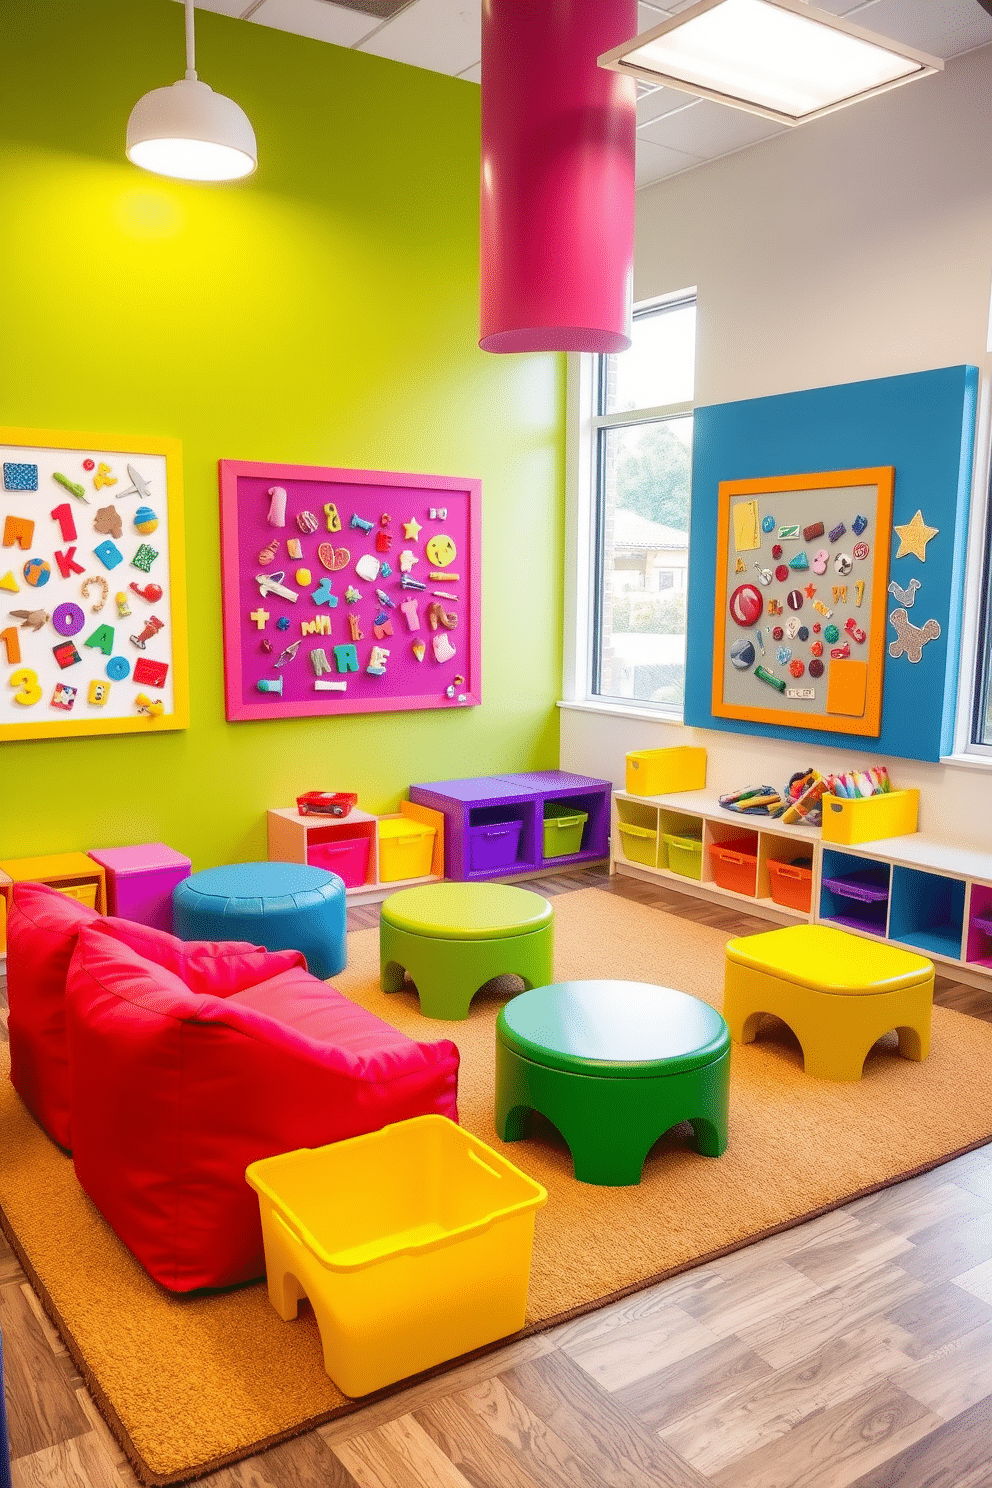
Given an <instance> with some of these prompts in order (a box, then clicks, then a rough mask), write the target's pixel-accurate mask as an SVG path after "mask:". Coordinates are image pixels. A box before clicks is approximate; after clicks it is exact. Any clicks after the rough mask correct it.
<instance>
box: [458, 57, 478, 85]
mask: <svg viewBox="0 0 992 1488" xmlns="http://www.w3.org/2000/svg"><path fill="white" fill-rule="evenodd" d="M458 76H459V77H460V78H464V80H465V82H466V83H481V82H482V63H481V62H476V64H475V66H474V67H466V69H465V71H464V72H460V73H459V74H458Z"/></svg>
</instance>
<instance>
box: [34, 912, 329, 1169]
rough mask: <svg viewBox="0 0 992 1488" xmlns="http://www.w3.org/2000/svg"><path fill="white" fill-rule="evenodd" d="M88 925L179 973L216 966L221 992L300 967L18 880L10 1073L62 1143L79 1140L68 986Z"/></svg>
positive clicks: (287, 956)
mask: <svg viewBox="0 0 992 1488" xmlns="http://www.w3.org/2000/svg"><path fill="white" fill-rule="evenodd" d="M84 925H99V926H101V927H102V928H103V930H104V931H105V933H106V934H108V935H111V936H114V937H116V938H117V939H119V940H122V941H123V942H124V943H125V944H126V945H130V946H132V947H133V948H134V949H135V950H136V951H138V952H139V953H140V954H141V955H143V956H147V957H148V958H149V959H150V960H153V961H159V962H161V964H162V965H163V966H166V967H168V968H169V970H170V971H173V972H175V973H176V975H177V976H180V977H182V976H184V975H185V972H186V968H188V967H191V966H192V967H196V968H197V969H198V971H197V974H200V973H205V972H207V971H209V974H210V976H211V978H212V982H213V986H214V988H215V990H216V991H217V993H218V995H220V996H224V995H226V993H227V992H236V991H240V990H241V989H242V988H244V987H249V986H254V985H255V983H256V982H260V981H264V980H265V979H266V978H267V977H271V976H275V975H276V974H277V973H278V972H281V971H286V970H287V969H289V968H290V967H294V966H302V967H305V966H306V961H305V960H304V958H303V956H302V955H301V954H300V953H299V951H266V950H262V949H261V948H260V947H258V946H253V945H249V944H248V943H247V942H246V941H224V942H219V943H213V942H210V941H182V940H178V939H177V938H176V937H175V936H174V935H168V934H166V932H165V931H164V930H154V929H152V928H151V927H150V926H148V925H136V924H134V923H133V922H132V921H131V920H117V919H101V917H100V916H99V915H98V914H97V912H96V910H93V909H88V908H87V907H86V905H85V904H80V903H79V902H78V900H76V899H71V898H70V897H69V896H68V894H60V893H59V892H58V890H57V889H52V888H49V887H48V885H47V884H39V883H18V884H15V885H14V889H13V904H12V906H11V911H10V918H9V921H8V924H7V998H8V1004H9V1009H10V1012H9V1019H8V1032H9V1038H10V1079H11V1083H12V1084H13V1086H14V1089H15V1090H16V1091H17V1093H18V1095H19V1096H20V1097H21V1099H22V1101H23V1102H24V1104H25V1105H26V1106H27V1108H28V1110H29V1111H30V1112H31V1114H32V1115H33V1116H34V1117H35V1119H36V1120H37V1121H38V1122H39V1123H40V1124H41V1126H43V1127H44V1128H45V1131H46V1132H47V1133H48V1135H49V1136H50V1137H52V1138H53V1140H54V1141H56V1142H58V1143H59V1144H60V1146H62V1147H66V1148H69V1147H71V1146H72V1132H71V1129H70V1116H69V1110H70V1095H69V1055H68V1049H67V1046H66V1034H65V987H66V976H67V974H68V971H69V962H70V961H71V959H72V955H73V952H74V951H75V949H76V939H77V937H78V935H79V932H80V930H81V929H82V927H83V926H84Z"/></svg>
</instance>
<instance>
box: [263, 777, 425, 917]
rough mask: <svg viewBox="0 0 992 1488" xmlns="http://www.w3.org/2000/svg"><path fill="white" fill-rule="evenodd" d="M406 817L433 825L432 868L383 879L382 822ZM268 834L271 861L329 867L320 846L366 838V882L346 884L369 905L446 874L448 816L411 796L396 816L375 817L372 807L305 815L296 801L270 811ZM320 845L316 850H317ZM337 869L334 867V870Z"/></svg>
mask: <svg viewBox="0 0 992 1488" xmlns="http://www.w3.org/2000/svg"><path fill="white" fill-rule="evenodd" d="M403 819H407V820H410V821H415V822H420V823H423V824H424V825H426V826H431V827H434V829H435V837H434V847H433V851H432V854H431V864H430V869H431V871H430V873H428V874H425V875H423V876H421V877H418V878H396V879H394V878H389V879H384V878H382V877H381V876H380V875H381V872H382V846H381V841H380V832H381V827H382V824H383V823H384V822H395V821H400V820H403ZM266 825H267V833H268V855H269V860H270V861H271V862H280V863H310V862H313V863H314V864H315V865H316V866H319V867H326V866H328V864H327V863H326V862H318V859H319V858H320V852H319V849H320V848H321V847H322V846H325V845H328V844H330V845H332V846H333V845H336V846H339V847H340V846H342V845H343V844H344V843H346V842H352V841H356V840H359V839H365V840H366V841H367V842H368V856H367V859H366V860H365V861H366V865H367V866H366V869H365V878H364V882H362V883H359V884H355V885H354V886H349V885H346V889H345V892H346V894H347V898H348V902H349V903H351V904H371V903H374V902H375V901H376V900H379V899H385V898H386V897H387V896H388V895H389V894H392V893H395V891H396V890H397V889H409V888H412V887H413V886H414V885H415V884H426V883H437V882H438V881H439V880H440V879H441V878H443V877H444V818H443V817H441V816H439V815H438V813H437V812H435V811H430V810H428V809H425V808H423V807H418V806H415V805H414V804H413V803H412V802H410V801H401V802H400V809H399V811H398V812H396V813H395V814H393V815H388V816H373V815H372V814H371V813H370V812H368V811H361V810H360V809H359V808H358V807H357V806H355V807H352V809H351V811H349V813H348V815H347V816H342V817H335V816H318V815H310V814H307V815H306V816H304V815H302V814H301V813H300V812H299V811H297V810H296V808H295V807H293V806H289V807H287V806H279V807H274V808H273V809H272V810H270V811H269V812H267V813H266ZM315 849H316V852H315ZM333 871H336V870H334V869H333V868H332V872H333Z"/></svg>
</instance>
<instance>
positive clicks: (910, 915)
mask: <svg viewBox="0 0 992 1488" xmlns="http://www.w3.org/2000/svg"><path fill="white" fill-rule="evenodd" d="M624 825H627V826H635V827H639V828H641V829H647V831H648V832H649V834H652V833H653V835H654V849H653V851H654V857H653V861H637V860H636V859H635V858H634V857H632V856H630V855H629V854H628V848H630V849H632V850H633V851H634V852H636V853H638V854H640V855H642V856H644V857H650V856H651V851H652V846H651V837H650V835H649V836H648V837H641V836H640V835H634V834H631V833H628V834H627V835H626V836H625V835H624V833H623V832H622V831H621V827H622V826H624ZM666 833H674V834H676V835H679V834H683V833H684V834H685V835H686V836H690V837H698V839H699V841H700V851H701V855H702V862H701V876H700V878H698V879H695V878H687V877H685V876H684V875H683V874H680V873H674V872H672V870H671V869H670V868H669V867H667V866H666V863H667V853H666V847H665V844H664V843H663V837H664V835H665V834H666ZM755 835H756V836H757V857H758V865H757V880H756V884H755V894H754V896H753V897H752V895H750V894H739V893H735V892H734V891H733V890H730V889H726V888H723V887H721V886H720V885H719V884H717V883H716V882H715V880H714V878H713V871H712V864H711V858H710V853H709V847H710V845H711V844H712V843H724V844H730V843H731V842H732V840H733V839H734V838H740V837H745V836H755ZM799 857H803V858H805V859H807V860H809V861H810V862H811V866H812V895H811V902H810V910H809V913H808V914H806V913H804V912H803V911H801V910H796V909H791V908H789V907H787V906H785V905H782V904H779V903H776V901H775V900H774V899H773V898H772V897H771V888H770V881H769V871H768V863H769V860H770V859H777V860H778V861H780V862H790V861H792V860H793V859H795V858H799ZM610 872H611V873H621V874H627V875H629V876H631V877H633V878H641V879H645V880H647V881H650V882H664V883H665V884H666V885H667V886H668V887H670V888H673V889H677V890H679V891H680V892H681V893H685V894H690V895H694V896H695V897H696V898H702V899H710V900H715V901H717V902H719V903H723V904H728V905H729V904H735V905H739V906H740V907H741V908H746V909H747V910H748V912H749V913H751V914H755V915H758V916H760V917H762V918H765V919H769V920H774V921H777V922H778V923H779V924H790V923H792V924H794V923H796V922H797V921H798V922H800V923H803V922H806V923H816V924H824V925H830V924H834V925H838V926H839V927H841V928H843V929H847V930H851V931H853V932H854V933H855V934H858V935H864V936H866V937H868V938H870V939H875V940H884V941H888V942H890V943H891V944H893V945H898V946H902V947H904V948H905V949H906V950H911V951H917V952H920V953H922V954H923V955H926V956H929V957H930V958H931V959H932V960H933V961H935V962H940V963H941V964H942V967H944V968H948V971H947V973H946V974H950V975H953V976H954V977H955V978H956V979H957V980H960V981H963V982H969V983H971V984H972V985H974V986H978V987H988V985H989V980H990V978H992V853H982V852H976V851H974V850H972V849H969V848H959V847H955V846H953V844H950V843H947V842H941V841H939V840H938V839H936V838H933V837H928V836H924V835H923V834H922V833H919V832H913V833H910V834H908V835H906V836H904V837H886V838H880V839H878V840H876V841H873V842H860V843H857V844H852V845H850V846H848V845H843V844H840V843H834V842H824V841H823V840H822V838H821V835H820V831H819V828H814V827H807V826H803V825H798V824H797V825H795V826H784V825H783V824H782V823H781V822H777V821H774V820H772V819H771V818H769V817H748V816H743V815H740V814H735V813H734V812H731V811H726V810H725V809H724V808H723V807H721V805H720V803H719V800H718V798H717V796H716V795H715V794H714V793H712V792H708V791H683V792H681V793H679V794H677V795H668V796H634V795H631V794H630V793H629V792H626V791H617V792H616V793H615V794H614V797H613V830H612V832H611V834H610Z"/></svg>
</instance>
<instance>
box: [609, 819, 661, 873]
mask: <svg viewBox="0 0 992 1488" xmlns="http://www.w3.org/2000/svg"><path fill="white" fill-rule="evenodd" d="M617 828H618V829H619V832H620V843H621V846H622V847H623V855H624V857H625V858H627V859H629V861H630V862H631V863H643V864H644V865H645V867H647V868H654V867H655V866H656V865H657V862H658V833H657V832H654V831H652V830H651V828H650V827H637V826H635V825H634V823H633V822H617Z"/></svg>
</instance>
